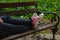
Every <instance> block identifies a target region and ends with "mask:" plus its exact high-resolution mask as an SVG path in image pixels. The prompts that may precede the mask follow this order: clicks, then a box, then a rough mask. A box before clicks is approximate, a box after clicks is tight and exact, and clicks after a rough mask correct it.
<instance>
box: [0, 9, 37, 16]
mask: <svg viewBox="0 0 60 40" xmlns="http://www.w3.org/2000/svg"><path fill="white" fill-rule="evenodd" d="M37 11H38V9H25V10H17V11H9V12H0V15H17V16H20V15H24V14H29V13H34V12H37Z"/></svg>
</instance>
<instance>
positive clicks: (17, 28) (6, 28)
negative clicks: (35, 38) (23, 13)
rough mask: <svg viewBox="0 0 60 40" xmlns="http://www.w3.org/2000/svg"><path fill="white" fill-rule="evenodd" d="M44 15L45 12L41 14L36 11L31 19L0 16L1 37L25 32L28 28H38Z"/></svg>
mask: <svg viewBox="0 0 60 40" xmlns="http://www.w3.org/2000/svg"><path fill="white" fill-rule="evenodd" d="M42 17H43V13H41V14H40V15H39V16H38V15H37V14H36V13H34V14H33V15H32V17H31V18H30V19H22V18H20V19H13V18H10V17H9V16H7V15H5V16H1V17H0V39H1V38H4V37H6V36H9V35H13V34H18V33H23V32H26V31H28V30H32V29H36V27H35V26H36V25H37V24H38V22H39V20H41V18H42Z"/></svg>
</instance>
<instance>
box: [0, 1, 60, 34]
mask: <svg viewBox="0 0 60 40" xmlns="http://www.w3.org/2000/svg"><path fill="white" fill-rule="evenodd" d="M32 1H34V0H0V3H4V2H32ZM36 2H37V6H38V8H39V9H40V11H42V12H56V13H57V14H58V15H59V16H60V0H36ZM26 8H34V7H33V6H31V7H28V6H27V7H17V8H5V9H1V8H0V11H13V10H23V9H26ZM30 15H31V14H30ZM13 17H15V18H17V16H13ZM20 17H21V16H20ZM48 17H51V16H48ZM25 18H28V15H26V16H25ZM58 28H59V30H58V32H57V34H59V35H60V25H59V26H58ZM41 33H42V34H46V33H51V30H50V29H47V30H44V31H41Z"/></svg>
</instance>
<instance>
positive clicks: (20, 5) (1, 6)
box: [0, 1, 59, 40]
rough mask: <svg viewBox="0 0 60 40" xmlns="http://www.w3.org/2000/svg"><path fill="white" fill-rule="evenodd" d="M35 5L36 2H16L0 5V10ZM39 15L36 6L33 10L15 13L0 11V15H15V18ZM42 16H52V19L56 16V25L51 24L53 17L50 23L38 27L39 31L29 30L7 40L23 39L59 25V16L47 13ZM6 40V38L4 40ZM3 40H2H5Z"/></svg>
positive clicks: (16, 11)
mask: <svg viewBox="0 0 60 40" xmlns="http://www.w3.org/2000/svg"><path fill="white" fill-rule="evenodd" d="M36 5H37V2H35V1H34V2H16V3H0V8H16V7H23V6H24V7H25V6H36ZM35 12H36V13H41V12H40V11H39V10H38V8H37V6H36V8H34V9H25V10H15V11H6V12H5V11H3V12H2V11H0V15H17V16H20V15H24V14H27V15H28V14H29V13H35ZM43 13H44V14H54V17H55V16H57V17H58V22H57V23H56V24H53V23H52V22H53V21H54V20H53V19H54V17H53V18H52V19H51V21H52V22H51V23H49V24H45V25H43V26H41V27H40V29H39V30H30V31H27V32H25V33H22V34H17V35H18V36H14V35H13V36H10V37H8V38H7V39H10V40H14V39H17V38H20V37H24V36H27V35H30V34H32V33H36V32H39V31H42V30H45V29H48V28H51V27H57V25H58V24H59V16H58V15H57V14H56V13H49V12H43ZM5 39H6V38H5ZM5 39H4V40H5Z"/></svg>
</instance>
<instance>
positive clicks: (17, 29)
mask: <svg viewBox="0 0 60 40" xmlns="http://www.w3.org/2000/svg"><path fill="white" fill-rule="evenodd" d="M31 29H33V28H32V26H29V25H12V24H7V23H0V39H1V38H4V37H7V36H9V35H13V34H18V33H23V32H25V31H28V30H31Z"/></svg>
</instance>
